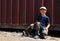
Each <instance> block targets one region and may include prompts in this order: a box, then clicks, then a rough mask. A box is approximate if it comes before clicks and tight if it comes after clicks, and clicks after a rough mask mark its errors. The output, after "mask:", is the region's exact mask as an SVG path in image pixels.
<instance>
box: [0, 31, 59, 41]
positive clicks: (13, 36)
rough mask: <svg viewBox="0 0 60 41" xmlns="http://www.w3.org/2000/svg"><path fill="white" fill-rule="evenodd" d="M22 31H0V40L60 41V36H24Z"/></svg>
mask: <svg viewBox="0 0 60 41" xmlns="http://www.w3.org/2000/svg"><path fill="white" fill-rule="evenodd" d="M21 35H22V33H21V32H20V33H16V32H5V31H0V41H60V38H57V37H51V36H48V38H47V39H33V38H30V37H22V36H21Z"/></svg>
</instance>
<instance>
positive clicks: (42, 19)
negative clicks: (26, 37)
mask: <svg viewBox="0 0 60 41" xmlns="http://www.w3.org/2000/svg"><path fill="white" fill-rule="evenodd" d="M46 12H47V8H46V7H40V15H38V16H37V22H36V24H37V26H38V27H37V28H38V31H37V33H38V34H39V35H40V36H41V37H42V38H45V36H46V35H47V34H48V28H49V27H50V19H49V17H48V16H47V15H46ZM33 25H34V24H32V26H33ZM34 38H36V36H35V37H34Z"/></svg>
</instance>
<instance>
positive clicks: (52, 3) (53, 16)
mask: <svg viewBox="0 0 60 41" xmlns="http://www.w3.org/2000/svg"><path fill="white" fill-rule="evenodd" d="M53 3H54V0H52V25H53V17H54V16H53V13H54V12H53V9H54V8H53V7H54V4H53Z"/></svg>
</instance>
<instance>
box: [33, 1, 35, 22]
mask: <svg viewBox="0 0 60 41" xmlns="http://www.w3.org/2000/svg"><path fill="white" fill-rule="evenodd" d="M34 7H35V0H33V22H34V15H35V14H34Z"/></svg>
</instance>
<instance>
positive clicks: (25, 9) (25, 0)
mask: <svg viewBox="0 0 60 41" xmlns="http://www.w3.org/2000/svg"><path fill="white" fill-rule="evenodd" d="M25 24H26V0H25Z"/></svg>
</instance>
